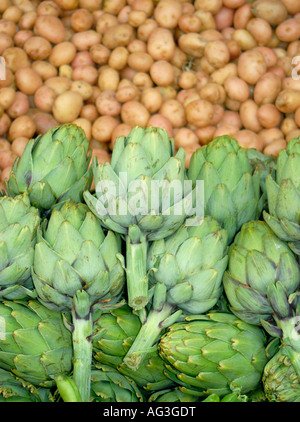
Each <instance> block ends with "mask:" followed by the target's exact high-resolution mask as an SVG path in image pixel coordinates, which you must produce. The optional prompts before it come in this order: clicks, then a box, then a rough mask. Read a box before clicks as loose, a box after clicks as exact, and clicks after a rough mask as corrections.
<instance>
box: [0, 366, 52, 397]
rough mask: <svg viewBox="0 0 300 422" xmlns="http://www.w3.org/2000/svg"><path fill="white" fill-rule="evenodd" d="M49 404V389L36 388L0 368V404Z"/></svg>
mask: <svg viewBox="0 0 300 422" xmlns="http://www.w3.org/2000/svg"><path fill="white" fill-rule="evenodd" d="M3 402H10V403H12V402H21V403H27V402H28V403H30V402H51V393H50V389H46V388H36V387H34V386H33V385H31V384H28V383H27V382H25V381H23V380H21V379H19V378H17V377H15V376H14V375H13V374H12V373H11V372H9V371H5V370H4V369H1V368H0V403H3Z"/></svg>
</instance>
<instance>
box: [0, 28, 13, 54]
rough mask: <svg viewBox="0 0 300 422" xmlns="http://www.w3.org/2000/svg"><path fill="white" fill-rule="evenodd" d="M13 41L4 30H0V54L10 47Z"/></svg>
mask: <svg viewBox="0 0 300 422" xmlns="http://www.w3.org/2000/svg"><path fill="white" fill-rule="evenodd" d="M13 45H14V41H13V39H12V37H11V36H10V35H8V34H6V33H5V32H0V54H2V53H3V51H5V50H6V49H7V48H9V47H12V46H13Z"/></svg>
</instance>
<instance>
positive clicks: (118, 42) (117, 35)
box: [102, 23, 135, 50]
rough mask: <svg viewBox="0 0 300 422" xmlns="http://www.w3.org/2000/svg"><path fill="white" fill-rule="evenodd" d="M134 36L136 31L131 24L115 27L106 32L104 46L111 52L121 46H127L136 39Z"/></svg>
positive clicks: (103, 39)
mask: <svg viewBox="0 0 300 422" xmlns="http://www.w3.org/2000/svg"><path fill="white" fill-rule="evenodd" d="M134 35H135V34H134V30H133V28H132V27H131V26H130V25H129V24H127V23H123V24H119V25H114V26H111V27H109V28H108V29H107V30H106V31H105V32H104V34H103V38H102V44H103V45H104V46H105V47H107V48H109V49H111V50H112V49H114V48H116V47H119V46H127V45H128V44H129V43H130V41H132V40H133V39H134Z"/></svg>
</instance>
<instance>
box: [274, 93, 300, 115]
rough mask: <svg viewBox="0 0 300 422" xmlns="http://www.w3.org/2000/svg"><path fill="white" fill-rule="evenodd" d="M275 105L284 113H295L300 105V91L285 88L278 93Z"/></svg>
mask: <svg viewBox="0 0 300 422" xmlns="http://www.w3.org/2000/svg"><path fill="white" fill-rule="evenodd" d="M275 105H276V107H277V108H278V110H279V111H281V112H282V113H286V114H290V113H294V112H295V111H296V110H297V108H298V107H299V106H300V91H298V90H296V89H283V90H282V91H280V93H279V94H278V96H277V98H276V101H275Z"/></svg>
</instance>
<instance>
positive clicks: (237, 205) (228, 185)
mask: <svg viewBox="0 0 300 422" xmlns="http://www.w3.org/2000/svg"><path fill="white" fill-rule="evenodd" d="M188 177H189V178H190V179H191V180H193V182H194V183H195V182H196V181H197V180H203V182H204V201H205V203H204V212H205V214H208V215H211V216H212V217H214V218H215V219H216V220H217V221H218V222H219V224H220V225H221V226H222V227H223V228H225V229H226V230H227V231H228V242H229V243H231V241H232V239H233V238H234V235H235V234H236V233H237V232H238V231H239V229H240V228H241V226H242V224H244V223H246V222H247V221H250V220H254V219H256V218H258V217H259V215H260V213H261V211H262V205H263V204H264V201H263V200H262V199H263V196H264V194H263V192H261V189H260V175H259V174H258V172H255V167H254V166H252V165H251V163H250V159H249V157H248V155H247V150H246V149H245V148H243V147H240V146H239V144H238V142H237V141H236V140H235V139H233V138H231V137H229V136H221V137H217V138H215V139H214V140H213V141H212V142H210V143H209V144H208V145H205V146H204V147H202V148H201V150H197V151H195V152H194V153H193V156H192V158H191V163H190V167H189V169H188ZM220 204H222V207H220Z"/></svg>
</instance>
